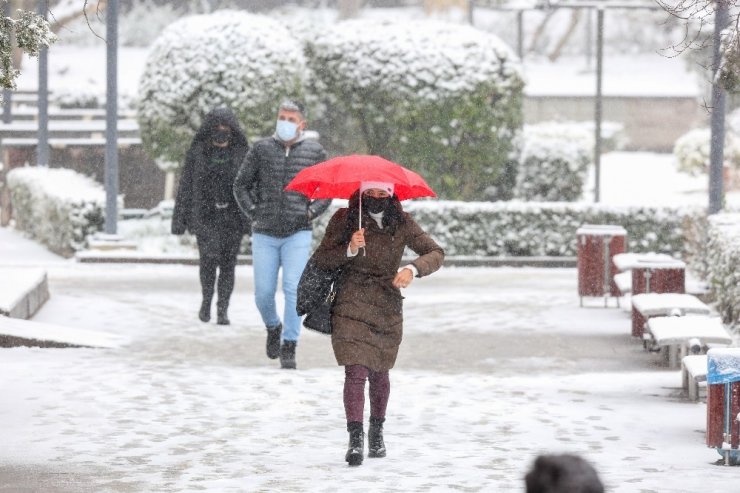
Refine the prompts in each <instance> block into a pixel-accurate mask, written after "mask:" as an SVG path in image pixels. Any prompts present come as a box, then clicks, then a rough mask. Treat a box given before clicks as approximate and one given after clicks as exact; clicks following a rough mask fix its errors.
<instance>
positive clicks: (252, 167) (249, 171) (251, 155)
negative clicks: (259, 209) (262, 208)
mask: <svg viewBox="0 0 740 493" xmlns="http://www.w3.org/2000/svg"><path fill="white" fill-rule="evenodd" d="M254 149H255V148H254V147H252V148H251V149H249V152H247V155H246V157H245V158H244V161H243V162H242V165H241V167H240V168H239V172H238V173H237V174H236V179H235V180H234V199H236V203H237V205H238V206H239V209H241V211H242V214H244V215H245V216H246V218H247V219H248V220H249V221H250V222H251V221H252V219H253V217H252V211H253V210H254V207H255V203H254V200H252V194H251V190H252V188H253V187H254V186H255V180H256V178H257V165H258V160H259V158H258V157H257V154H256V152H255V151H254Z"/></svg>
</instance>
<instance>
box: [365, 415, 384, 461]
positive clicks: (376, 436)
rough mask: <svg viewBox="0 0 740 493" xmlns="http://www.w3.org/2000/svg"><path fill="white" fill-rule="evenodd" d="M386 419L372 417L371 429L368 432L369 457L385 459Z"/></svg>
mask: <svg viewBox="0 0 740 493" xmlns="http://www.w3.org/2000/svg"><path fill="white" fill-rule="evenodd" d="M384 422H385V418H373V417H372V416H371V417H370V427H369V428H368V430H367V456H368V457H385V442H384V441H383V423H384Z"/></svg>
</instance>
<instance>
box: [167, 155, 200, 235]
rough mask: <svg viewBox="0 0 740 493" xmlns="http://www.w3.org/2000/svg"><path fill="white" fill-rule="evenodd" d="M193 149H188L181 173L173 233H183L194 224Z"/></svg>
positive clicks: (173, 216)
mask: <svg viewBox="0 0 740 493" xmlns="http://www.w3.org/2000/svg"><path fill="white" fill-rule="evenodd" d="M194 166H195V164H194V162H193V149H192V147H191V148H190V150H188V153H187V155H186V156H185V164H183V167H182V174H181V175H180V184H179V185H178V187H177V196H176V197H175V208H174V210H173V211H172V234H175V235H181V234H184V233H185V231H186V230H187V229H188V228H189V227H190V226H192V225H191V224H188V223H189V220H190V216H191V212H192V207H193V167H194Z"/></svg>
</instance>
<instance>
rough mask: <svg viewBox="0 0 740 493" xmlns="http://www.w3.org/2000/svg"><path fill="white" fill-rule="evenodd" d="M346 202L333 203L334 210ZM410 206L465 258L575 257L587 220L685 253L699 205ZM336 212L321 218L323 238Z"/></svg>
mask: <svg viewBox="0 0 740 493" xmlns="http://www.w3.org/2000/svg"><path fill="white" fill-rule="evenodd" d="M341 206H343V205H342V203H335V204H332V210H334V209H336V208H338V207H341ZM403 206H404V209H405V210H406V211H408V212H409V213H411V215H412V216H413V217H414V220H415V221H416V222H418V223H419V225H420V226H421V227H422V228H424V230H426V231H427V232H429V234H430V235H432V237H433V238H434V239H435V240H436V241H438V242H439V243H440V245H442V246H443V247H444V248H445V253H446V254H447V255H462V256H503V257H516V256H555V257H562V256H574V255H576V253H577V244H576V230H577V229H578V228H579V227H580V226H581V225H583V224H618V225H621V226H623V227H624V228H625V229H626V230H627V250H628V251H631V252H662V253H667V254H670V255H675V256H678V257H683V254H684V245H685V239H686V234H687V232H686V228H687V227H688V226H689V225H690V224H691V222H692V221H693V220H694V219H695V218H696V217H697V216H698V215H699V212H700V211H698V210H697V209H695V208H679V207H675V208H674V207H627V206H625V207H615V206H606V205H600V204H585V203H573V204H569V203H564V202H557V203H552V202H550V203H545V202H542V203H535V202H518V201H511V202H458V201H439V200H419V201H412V202H405V203H404V204H403ZM330 216H331V211H330V212H329V213H327V214H324V215H323V216H321V217H320V218H319V219H318V220H317V227H316V231H315V234H314V238H319V239H320V238H321V237H322V235H323V231H324V228H325V227H326V223H327V222H328V220H329V217H330Z"/></svg>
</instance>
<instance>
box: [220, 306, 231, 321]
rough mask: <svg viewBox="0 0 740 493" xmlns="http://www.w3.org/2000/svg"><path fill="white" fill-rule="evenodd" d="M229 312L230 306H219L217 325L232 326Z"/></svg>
mask: <svg viewBox="0 0 740 493" xmlns="http://www.w3.org/2000/svg"><path fill="white" fill-rule="evenodd" d="M228 311H229V305H218V306H217V312H216V323H217V324H218V325H230V324H231V321H229V315H228V314H227V313H228Z"/></svg>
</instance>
